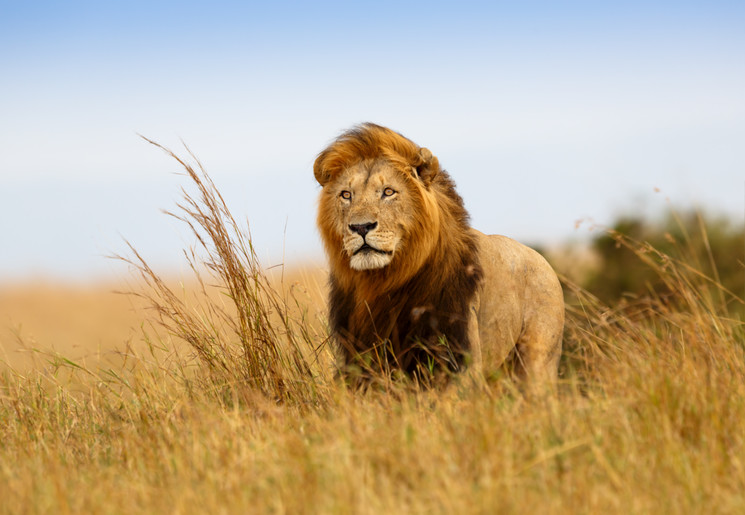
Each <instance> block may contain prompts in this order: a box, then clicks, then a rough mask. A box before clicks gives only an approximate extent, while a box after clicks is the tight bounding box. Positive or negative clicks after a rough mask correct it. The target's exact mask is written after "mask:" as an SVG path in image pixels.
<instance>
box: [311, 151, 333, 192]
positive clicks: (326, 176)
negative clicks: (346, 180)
mask: <svg viewBox="0 0 745 515" xmlns="http://www.w3.org/2000/svg"><path fill="white" fill-rule="evenodd" d="M324 157H325V155H323V154H321V155H320V156H318V159H316V162H315V163H313V175H314V176H315V177H316V180H317V181H318V184H320V185H321V186H325V185H326V183H327V182H329V181H330V180H331V174H330V173H329V172H328V171H327V170H326V169H325V168H324V166H323V161H324Z"/></svg>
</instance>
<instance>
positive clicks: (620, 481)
mask: <svg viewBox="0 0 745 515" xmlns="http://www.w3.org/2000/svg"><path fill="white" fill-rule="evenodd" d="M166 152H168V153H169V155H171V156H172V157H174V158H175V159H177V160H178V162H179V163H180V164H181V165H182V166H183V167H184V169H185V170H186V172H187V174H188V176H189V178H190V180H191V182H192V183H193V185H194V187H195V188H196V192H197V193H196V194H194V195H189V194H185V196H184V201H183V202H182V203H181V204H180V205H179V208H178V209H179V210H178V211H177V212H176V213H173V216H176V217H177V218H179V219H181V220H183V221H184V222H185V223H186V224H187V225H188V226H189V227H190V228H191V230H192V231H193V233H194V235H195V237H196V239H197V242H198V245H197V248H196V249H190V250H188V251H187V252H186V253H185V254H186V258H187V260H188V262H189V263H190V265H191V267H192V270H193V275H194V278H195V280H196V282H197V284H199V285H200V287H199V288H200V291H201V295H199V296H198V300H195V298H194V297H193V296H191V295H189V294H187V293H185V292H184V291H179V290H178V289H174V287H172V286H169V284H170V283H169V282H168V281H167V280H165V279H163V278H162V277H160V276H159V275H158V273H157V272H156V271H154V270H153V269H152V268H150V266H148V264H147V262H146V260H145V259H144V258H143V257H142V256H141V255H140V254H139V253H138V252H137V251H136V250H135V249H134V248H133V249H132V256H131V257H128V258H127V260H128V262H129V263H131V264H132V265H133V266H134V267H135V270H136V271H137V273H138V274H140V276H141V277H142V278H143V279H144V280H145V281H146V283H147V285H148V289H147V290H146V291H145V292H143V293H141V295H144V296H145V297H146V298H147V299H149V301H150V303H151V305H152V306H153V308H154V313H155V315H156V316H155V320H156V322H157V324H159V325H161V329H160V330H152V331H148V332H147V333H146V336H145V337H144V340H145V343H147V344H148V345H146V346H145V350H144V351H143V350H138V349H136V348H135V347H134V346H132V347H130V348H126V349H124V350H123V351H122V355H123V356H124V364H123V365H121V366H119V367H116V368H95V369H92V368H89V367H86V366H85V365H82V364H79V363H73V362H70V361H69V360H67V361H65V359H64V358H61V357H59V356H52V357H53V358H54V359H53V360H51V363H50V365H49V366H48V367H47V368H46V369H45V370H41V371H30V372H28V373H25V372H24V373H22V372H21V371H16V370H6V371H5V372H4V373H3V375H2V378H0V421H2V423H0V499H2V500H3V501H2V502H0V511H2V512H8V513H12V512H16V513H18V512H28V511H31V512H51V511H53V512H65V511H73V512H81V511H83V512H124V511H126V512H130V511H145V512H169V513H173V512H175V513H194V512H205V511H206V512H247V511H248V512H269V513H350V512H351V513H380V512H386V513H425V512H426V513H494V512H504V513H525V512H538V511H540V512H553V513H576V512H580V513H588V512H589V513H595V512H601V511H605V512H613V513H629V512H632V513H633V512H643V513H651V512H654V513H659V512H676V513H678V512H684V513H685V512H689V513H699V512H704V511H706V512H717V513H740V512H742V511H743V510H745V430H743V427H744V426H743V423H744V422H745V379H744V378H745V331H744V330H743V324H742V322H741V321H740V320H739V319H738V318H737V316H736V313H738V312H739V308H737V306H739V305H740V304H741V303H742V299H741V298H740V296H739V295H736V294H735V293H734V292H731V291H727V290H725V289H724V288H723V287H722V286H721V285H720V284H719V282H718V281H717V280H716V277H711V276H710V275H707V274H705V273H703V272H702V271H701V269H700V267H698V266H696V263H691V262H690V261H689V260H687V259H686V257H685V253H681V254H680V255H674V254H670V253H667V254H666V253H662V252H660V251H658V250H657V249H655V248H653V247H651V246H650V245H648V244H646V243H645V242H643V241H634V240H631V239H630V238H628V237H626V236H624V235H623V234H612V235H611V236H612V237H614V238H615V239H616V241H617V244H618V245H620V246H624V247H626V248H629V249H631V250H632V251H633V252H634V253H635V254H636V255H637V258H638V259H640V260H641V261H642V262H644V263H645V264H646V267H647V268H648V270H650V271H652V272H653V273H654V274H655V275H657V276H658V277H659V278H660V279H661V280H662V281H664V283H665V288H664V291H656V290H654V291H650V292H649V294H648V295H644V296H638V297H635V298H630V299H626V300H624V301H623V302H619V303H617V304H616V305H611V306H609V305H606V304H604V303H603V302H601V301H600V300H598V299H597V298H595V297H593V296H592V295H591V294H590V293H588V292H587V291H585V290H583V289H582V288H580V287H579V286H576V285H574V284H572V283H571V282H570V281H568V280H565V282H564V285H565V292H566V296H567V324H566V330H565V344H564V345H565V352H564V357H563V360H562V364H561V385H560V391H559V394H558V396H557V397H556V398H547V399H541V400H533V401H530V402H526V401H525V400H524V399H523V398H522V397H521V396H520V394H519V393H517V391H516V389H514V388H512V387H511V383H510V381H509V380H508V379H504V380H501V379H500V380H496V382H495V383H493V384H491V385H489V387H488V388H485V389H473V388H471V387H469V386H467V385H465V384H456V385H453V386H452V387H450V388H447V389H444V390H435V391H428V390H417V389H415V388H414V389H412V388H408V387H407V388H403V389H396V387H395V385H393V386H392V387H391V388H392V389H393V394H392V393H391V390H390V389H389V390H374V391H368V392H364V393H362V392H350V391H347V390H346V389H345V388H344V386H343V385H341V384H338V383H336V382H334V381H333V379H332V373H331V372H332V367H330V366H329V365H328V361H329V355H328V353H329V349H328V346H327V345H326V338H327V336H326V333H325V331H324V330H323V329H322V328H321V330H317V326H315V325H314V324H313V323H311V322H312V321H311V320H310V319H309V316H308V315H307V314H305V313H306V311H305V310H306V307H307V306H304V305H303V303H302V301H301V300H299V299H296V298H294V297H293V296H292V295H288V294H286V293H285V290H283V289H282V288H281V287H278V286H277V283H276V282H273V281H272V280H271V279H270V278H268V277H267V275H266V274H265V272H264V271H263V270H262V269H261V267H260V266H259V263H258V260H257V259H256V255H255V252H254V250H253V247H252V244H251V238H250V235H248V234H247V233H246V231H245V230H244V229H241V227H240V226H239V224H237V223H236V222H235V220H234V219H233V217H232V216H231V215H230V212H229V211H228V209H227V207H226V205H225V202H224V201H223V199H222V197H220V195H219V192H218V191H217V188H215V186H214V184H213V183H212V181H211V180H210V179H209V177H208V176H207V175H206V174H205V173H204V170H203V169H202V167H201V165H199V163H198V161H197V160H196V159H195V158H194V157H193V156H191V160H192V161H194V162H195V163H196V166H193V165H192V164H191V163H190V162H187V160H185V159H182V158H180V157H178V156H176V155H174V154H173V153H171V152H170V151H168V150H166ZM702 230H705V228H703V229H702ZM215 291H217V293H218V294H217V295H215ZM179 342H181V343H179ZM60 369H64V370H66V371H68V372H69V373H70V374H72V375H73V376H75V378H76V382H75V384H76V385H77V386H76V388H75V389H72V388H70V386H69V382H68V381H67V380H64V381H63V380H61V379H58V378H59V377H60V376H59V374H58V373H57V372H58V371H59V370H60Z"/></svg>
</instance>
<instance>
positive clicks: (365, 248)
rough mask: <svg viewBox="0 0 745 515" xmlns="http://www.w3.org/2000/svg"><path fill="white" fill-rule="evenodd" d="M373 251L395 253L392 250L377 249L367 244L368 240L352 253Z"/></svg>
mask: <svg viewBox="0 0 745 515" xmlns="http://www.w3.org/2000/svg"><path fill="white" fill-rule="evenodd" d="M372 252H376V253H378V254H393V253H392V252H388V251H386V250H380V249H376V248H375V247H371V246H370V245H368V244H367V242H365V243H363V244H362V246H361V247H360V248H358V249H357V250H355V251H354V254H352V255H353V256H356V255H357V254H367V253H372Z"/></svg>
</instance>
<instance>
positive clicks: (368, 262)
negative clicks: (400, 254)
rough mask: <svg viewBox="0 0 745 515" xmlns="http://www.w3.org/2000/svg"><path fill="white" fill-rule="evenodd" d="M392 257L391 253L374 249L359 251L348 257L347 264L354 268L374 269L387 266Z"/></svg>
mask: <svg viewBox="0 0 745 515" xmlns="http://www.w3.org/2000/svg"><path fill="white" fill-rule="evenodd" d="M392 259H393V254H392V253H387V252H375V251H368V252H359V253H357V254H355V255H354V256H352V257H351V258H350V259H349V266H351V267H352V268H353V269H354V270H374V269H376V268H383V267H384V266H387V265H388V263H390V262H391V260H392Z"/></svg>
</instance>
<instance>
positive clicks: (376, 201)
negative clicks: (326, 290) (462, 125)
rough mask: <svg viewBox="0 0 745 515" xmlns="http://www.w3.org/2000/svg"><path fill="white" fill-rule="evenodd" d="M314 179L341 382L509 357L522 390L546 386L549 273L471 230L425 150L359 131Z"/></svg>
mask: <svg viewBox="0 0 745 515" xmlns="http://www.w3.org/2000/svg"><path fill="white" fill-rule="evenodd" d="M313 172H314V174H315V177H316V180H317V181H318V182H319V183H320V184H321V186H322V187H323V189H322V191H321V194H320V201H319V206H318V226H319V229H320V232H321V237H322V238H323V242H324V245H325V248H326V252H327V254H328V257H329V260H330V270H331V274H330V294H329V309H330V322H331V328H332V331H333V336H334V339H335V340H336V342H337V343H338V347H339V349H338V350H339V354H340V358H341V363H340V369H341V371H342V373H346V374H349V373H350V372H351V370H363V371H367V372H369V371H371V370H372V371H376V370H391V369H400V370H403V371H404V372H406V373H408V374H412V375H417V376H420V377H421V374H422V373H425V372H429V373H431V372H432V371H433V370H451V371H458V370H461V369H462V368H463V367H464V365H466V364H470V365H471V366H472V367H473V369H475V370H477V371H479V373H480V372H485V373H486V374H489V373H490V372H493V371H494V370H496V369H497V367H499V366H500V365H501V364H502V363H504V362H505V360H506V359H507V358H508V356H510V355H511V353H512V354H513V355H514V358H515V359H514V363H515V367H516V370H517V372H518V373H519V375H521V376H523V377H525V378H527V379H528V380H529V381H530V382H531V383H533V384H538V383H545V382H549V383H550V382H553V381H555V380H556V377H557V368H558V362H559V356H560V354H561V336H562V329H563V326H564V301H563V298H562V291H561V286H560V284H559V281H558V279H557V277H556V274H555V273H554V271H553V270H552V269H551V267H550V265H549V264H548V263H547V262H546V261H545V260H544V259H543V257H541V256H540V255H539V254H538V253H537V252H535V251H534V250H532V249H529V248H528V247H525V246H523V245H521V244H520V243H517V242H516V241H514V240H511V239H509V238H506V237H504V236H486V235H484V234H482V233H480V232H479V231H477V230H475V229H472V228H470V226H469V217H468V213H467V212H466V210H465V208H464V207H463V200H462V199H461V197H460V196H459V195H458V193H456V191H455V184H454V183H453V181H452V179H451V178H450V176H449V175H448V173H447V172H445V170H443V169H442V168H440V164H439V162H438V160H437V158H436V157H434V156H433V155H432V153H431V152H430V151H429V150H427V149H426V148H421V147H419V146H417V145H416V144H414V143H413V142H412V141H410V140H409V139H407V138H405V137H403V136H401V135H400V134H398V133H396V132H393V131H392V130H390V129H387V128H385V127H380V126H378V125H375V124H372V123H365V124H362V125H359V126H357V127H354V128H352V129H351V130H349V131H347V132H345V133H343V134H342V135H341V136H340V137H339V138H337V139H336V140H335V141H334V142H333V143H332V144H331V145H330V146H329V147H328V148H326V149H325V150H324V151H323V152H321V153H320V154H319V156H318V158H317V159H316V161H315V164H314V166H313ZM513 351H514V352H513ZM510 361H511V362H512V360H510Z"/></svg>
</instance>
